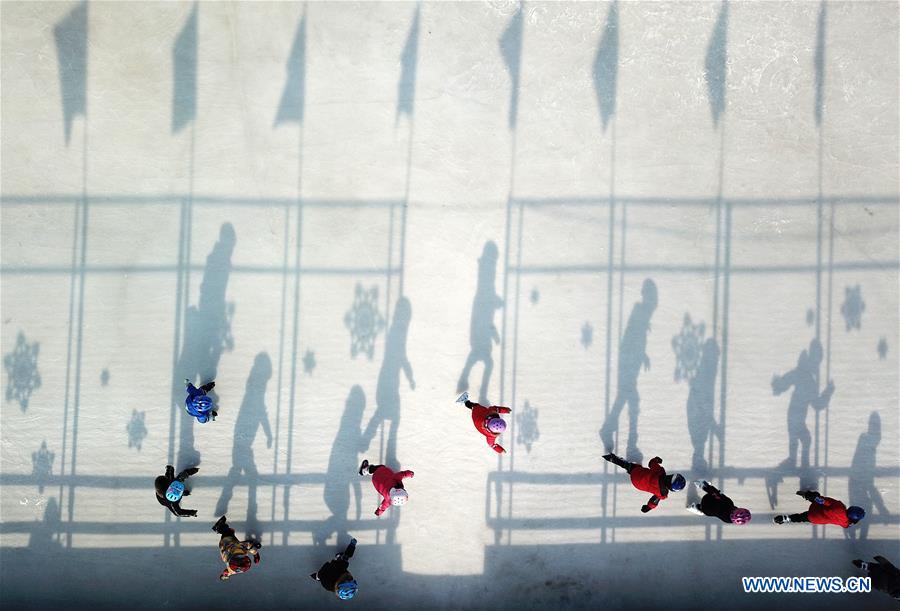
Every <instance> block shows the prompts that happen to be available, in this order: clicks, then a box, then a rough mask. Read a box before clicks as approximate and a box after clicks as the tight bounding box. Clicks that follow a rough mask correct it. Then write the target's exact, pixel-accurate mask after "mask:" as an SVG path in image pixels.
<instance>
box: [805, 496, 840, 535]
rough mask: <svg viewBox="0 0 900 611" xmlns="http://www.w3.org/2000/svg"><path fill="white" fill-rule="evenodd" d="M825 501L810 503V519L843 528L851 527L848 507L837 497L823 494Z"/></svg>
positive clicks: (813, 521)
mask: <svg viewBox="0 0 900 611" xmlns="http://www.w3.org/2000/svg"><path fill="white" fill-rule="evenodd" d="M822 498H823V499H825V503H824V504H823V505H819V504H818V503H810V505H809V521H810V522H812V523H813V524H834V525H835V526H840V527H841V528H850V519H849V518H847V507H846V506H844V504H843V503H841V502H840V501H839V500H837V499H833V498H831V497H828V496H823V497H822Z"/></svg>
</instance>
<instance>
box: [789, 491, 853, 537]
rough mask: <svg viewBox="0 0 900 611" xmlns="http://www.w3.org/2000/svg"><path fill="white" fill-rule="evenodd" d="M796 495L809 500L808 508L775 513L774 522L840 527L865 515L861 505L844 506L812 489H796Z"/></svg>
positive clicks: (844, 526) (846, 526) (847, 525)
mask: <svg viewBox="0 0 900 611" xmlns="http://www.w3.org/2000/svg"><path fill="white" fill-rule="evenodd" d="M797 496H802V497H803V498H804V499H806V500H807V501H809V509H808V510H807V511H804V512H803V513H792V514H790V515H788V514H782V515H777V516H775V518H773V521H774V522H775V523H776V524H785V523H787V522H811V523H813V524H834V525H835V526H840V527H841V528H850V527H851V526H852V525H854V524H856V523H857V522H859V521H860V520H862V519H863V518H865V517H866V512H865V511H863V508H862V507H857V506H856V505H851V506H850V507H845V506H844V504H843V503H842V502H840V501H839V500H837V499H833V498H831V497H828V496H821V495H820V494H819V493H818V492H814V491H812V490H798V491H797Z"/></svg>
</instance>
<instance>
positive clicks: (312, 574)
mask: <svg viewBox="0 0 900 611" xmlns="http://www.w3.org/2000/svg"><path fill="white" fill-rule="evenodd" d="M309 578H310V579H312V580H313V581H319V574H318V573H310V574H309Z"/></svg>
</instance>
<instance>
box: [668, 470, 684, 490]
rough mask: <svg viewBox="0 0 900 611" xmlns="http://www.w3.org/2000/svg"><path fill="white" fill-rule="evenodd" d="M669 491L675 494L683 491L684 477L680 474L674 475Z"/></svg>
mask: <svg viewBox="0 0 900 611" xmlns="http://www.w3.org/2000/svg"><path fill="white" fill-rule="evenodd" d="M669 489H670V490H673V491H675V492H678V491H679V490H684V476H683V475H682V474H681V473H676V474H675V475H673V476H672V482H671V483H670V484H669Z"/></svg>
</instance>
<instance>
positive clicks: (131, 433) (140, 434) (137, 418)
mask: <svg viewBox="0 0 900 611" xmlns="http://www.w3.org/2000/svg"><path fill="white" fill-rule="evenodd" d="M145 415H146V412H139V411H137V410H136V409H133V410H131V422H129V423H128V425H127V426H126V427H125V430H126V431H128V447H129V448H131V447H136V448H137V449H138V452H140V451H141V442H142V441H144V437H146V436H147V427H146V426H145V425H144V416H145Z"/></svg>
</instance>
